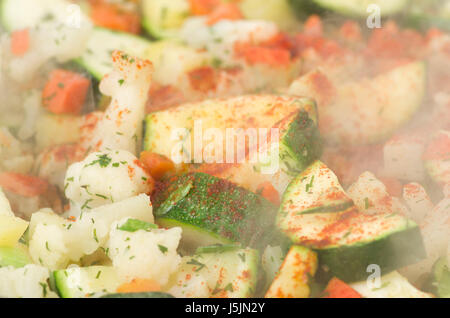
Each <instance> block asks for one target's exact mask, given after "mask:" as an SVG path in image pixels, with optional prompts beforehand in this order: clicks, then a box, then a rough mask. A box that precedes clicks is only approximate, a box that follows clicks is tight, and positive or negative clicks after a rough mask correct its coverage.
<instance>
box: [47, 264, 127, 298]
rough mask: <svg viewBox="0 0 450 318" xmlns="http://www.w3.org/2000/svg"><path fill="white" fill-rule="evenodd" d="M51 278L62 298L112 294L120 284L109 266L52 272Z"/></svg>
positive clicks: (113, 270) (73, 268)
mask: <svg viewBox="0 0 450 318" xmlns="http://www.w3.org/2000/svg"><path fill="white" fill-rule="evenodd" d="M53 276H54V282H55V286H56V289H57V290H58V293H59V295H60V296H61V297H62V298H84V297H86V296H88V295H89V296H90V295H93V294H95V293H114V292H115V291H116V290H117V288H118V287H119V286H120V284H121V281H120V280H119V278H118V275H117V273H116V270H115V269H114V268H113V267H110V266H89V267H72V268H67V269H63V270H57V271H54V272H53Z"/></svg>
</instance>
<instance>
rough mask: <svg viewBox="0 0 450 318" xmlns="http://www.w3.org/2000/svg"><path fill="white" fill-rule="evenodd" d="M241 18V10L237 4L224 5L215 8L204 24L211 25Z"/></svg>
mask: <svg viewBox="0 0 450 318" xmlns="http://www.w3.org/2000/svg"><path fill="white" fill-rule="evenodd" d="M242 18H243V16H242V13H241V10H240V9H239V7H238V6H237V4H235V3H224V4H221V5H220V6H218V7H217V8H215V9H214V11H213V12H211V13H210V14H209V15H208V19H207V20H206V24H207V25H213V24H215V23H217V22H219V21H221V20H239V19H242Z"/></svg>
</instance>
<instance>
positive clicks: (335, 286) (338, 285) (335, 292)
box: [322, 277, 362, 298]
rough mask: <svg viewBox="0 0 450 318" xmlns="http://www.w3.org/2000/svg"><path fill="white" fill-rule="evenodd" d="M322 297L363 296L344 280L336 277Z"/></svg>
mask: <svg viewBox="0 0 450 318" xmlns="http://www.w3.org/2000/svg"><path fill="white" fill-rule="evenodd" d="M322 298H362V296H361V295H360V294H359V293H358V292H357V291H356V290H354V289H353V288H351V287H350V286H349V285H347V284H346V283H344V282H343V281H342V280H340V279H338V278H336V277H334V278H332V279H331V280H330V282H329V283H328V286H327V288H325V291H324V296H323V297H322Z"/></svg>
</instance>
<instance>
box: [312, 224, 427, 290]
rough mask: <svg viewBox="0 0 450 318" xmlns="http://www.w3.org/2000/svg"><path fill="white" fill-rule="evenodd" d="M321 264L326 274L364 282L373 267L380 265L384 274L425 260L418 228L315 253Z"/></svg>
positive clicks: (348, 280)
mask: <svg viewBox="0 0 450 318" xmlns="http://www.w3.org/2000/svg"><path fill="white" fill-rule="evenodd" d="M315 251H316V252H317V254H318V256H319V264H321V266H322V269H324V268H326V270H324V271H325V272H326V273H327V275H329V276H330V277H331V276H336V277H338V278H340V279H342V280H343V281H346V282H356V281H360V280H365V279H367V277H368V276H369V275H370V274H371V272H370V271H369V272H367V267H368V266H369V265H370V264H376V265H378V266H380V270H381V275H384V274H387V273H389V272H391V271H394V270H395V269H398V268H401V267H403V266H407V265H410V264H413V263H417V262H418V261H420V260H422V259H424V258H425V257H426V253H425V247H424V245H423V242H422V239H421V235H420V229H419V227H418V226H414V227H411V228H409V229H406V230H404V231H400V232H396V233H393V234H391V235H388V236H387V237H384V238H380V239H377V240H374V241H372V242H368V243H357V244H354V245H348V246H339V247H333V248H327V249H317V250H315Z"/></svg>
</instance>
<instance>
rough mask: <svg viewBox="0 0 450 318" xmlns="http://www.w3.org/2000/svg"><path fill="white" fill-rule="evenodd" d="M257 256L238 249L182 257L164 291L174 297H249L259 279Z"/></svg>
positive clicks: (256, 253) (248, 250)
mask: <svg viewBox="0 0 450 318" xmlns="http://www.w3.org/2000/svg"><path fill="white" fill-rule="evenodd" d="M258 264H259V253H258V251H256V250H253V249H249V248H247V249H237V250H233V251H228V252H222V253H195V254H194V255H193V256H185V257H183V260H182V262H181V265H180V267H179V270H178V272H177V273H176V274H174V275H173V277H172V278H171V279H170V281H169V284H168V287H167V288H166V291H167V292H168V293H170V294H172V295H174V296H175V297H183V298H184V297H210V298H247V297H252V296H253V293H254V291H255V288H256V282H257V278H258Z"/></svg>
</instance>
